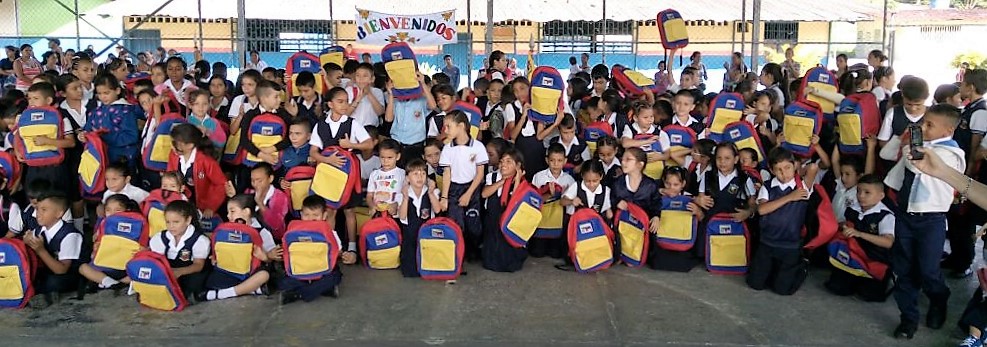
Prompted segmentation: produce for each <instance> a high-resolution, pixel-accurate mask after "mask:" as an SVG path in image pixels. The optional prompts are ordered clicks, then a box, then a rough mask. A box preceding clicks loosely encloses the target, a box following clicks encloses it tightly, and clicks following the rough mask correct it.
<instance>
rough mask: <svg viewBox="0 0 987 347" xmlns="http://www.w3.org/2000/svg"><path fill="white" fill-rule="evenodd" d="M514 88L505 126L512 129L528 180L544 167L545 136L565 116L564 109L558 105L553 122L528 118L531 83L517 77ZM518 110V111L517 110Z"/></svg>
mask: <svg viewBox="0 0 987 347" xmlns="http://www.w3.org/2000/svg"><path fill="white" fill-rule="evenodd" d="M511 88H513V90H514V96H515V97H516V98H517V100H516V101H514V103H513V104H511V105H512V107H509V109H510V110H507V109H505V110H504V111H505V112H504V121H505V122H506V123H507V125H506V126H505V128H509V129H513V130H512V131H511V138H512V139H514V144H515V148H517V149H518V150H519V151H521V155H522V156H523V158H524V160H525V163H524V167H525V170H526V172H527V174H528V175H529V176H528V177H527V178H528V179H529V180H533V179H534V174H535V173H538V172H541V171H542V170H544V169H545V161H544V160H542V159H541V158H542V157H544V156H545V143H544V141H545V138H547V137H548V135H549V134H551V133H552V131H554V130H555V128H556V127H558V125H559V123H561V122H562V119H563V118H564V117H565V113H564V110H563V109H562V108H561V107H560V108H559V109H558V113H557V115H556V117H555V122H554V123H552V124H545V123H541V122H536V121H533V120H530V119H528V111H529V110H530V109H531V104H530V100H528V93H529V91H530V88H531V85H530V84H529V82H528V80H527V79H525V78H524V77H518V78H517V79H515V80H514V81H512V82H511ZM519 110H520V112H518V111H519Z"/></svg>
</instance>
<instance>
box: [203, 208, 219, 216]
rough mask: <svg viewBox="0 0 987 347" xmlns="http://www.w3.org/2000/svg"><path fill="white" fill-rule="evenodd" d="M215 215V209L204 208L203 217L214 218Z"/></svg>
mask: <svg viewBox="0 0 987 347" xmlns="http://www.w3.org/2000/svg"><path fill="white" fill-rule="evenodd" d="M215 215H216V212H215V211H213V210H210V209H208V208H207V209H205V210H202V218H206V219H209V218H212V217H213V216H215Z"/></svg>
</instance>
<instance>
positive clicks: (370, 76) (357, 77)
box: [353, 69, 374, 88]
mask: <svg viewBox="0 0 987 347" xmlns="http://www.w3.org/2000/svg"><path fill="white" fill-rule="evenodd" d="M353 80H354V81H356V85H357V86H359V87H360V88H366V87H369V86H370V85H371V84H373V83H374V73H373V72H372V71H370V70H367V69H357V70H356V72H355V73H353Z"/></svg>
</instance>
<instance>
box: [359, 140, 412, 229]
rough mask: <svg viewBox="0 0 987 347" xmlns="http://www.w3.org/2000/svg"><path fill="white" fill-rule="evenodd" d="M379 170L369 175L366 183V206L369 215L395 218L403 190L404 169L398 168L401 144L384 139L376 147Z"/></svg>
mask: <svg viewBox="0 0 987 347" xmlns="http://www.w3.org/2000/svg"><path fill="white" fill-rule="evenodd" d="M377 155H378V156H379V157H380V168H378V169H376V170H374V171H373V172H372V173H370V178H369V180H368V181H367V206H368V207H370V214H371V215H373V214H374V212H380V213H381V214H385V215H390V216H392V217H393V216H396V215H397V212H398V202H400V201H401V198H402V196H401V192H402V191H403V190H404V179H405V176H406V175H405V172H404V169H402V168H400V167H398V165H397V164H398V160H400V159H401V144H399V143H398V142H397V141H394V140H393V139H385V140H384V141H381V142H380V144H378V145H377Z"/></svg>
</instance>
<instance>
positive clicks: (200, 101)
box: [192, 95, 210, 117]
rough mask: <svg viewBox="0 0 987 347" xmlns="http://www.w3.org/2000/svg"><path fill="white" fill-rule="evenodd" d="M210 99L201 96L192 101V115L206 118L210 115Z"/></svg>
mask: <svg viewBox="0 0 987 347" xmlns="http://www.w3.org/2000/svg"><path fill="white" fill-rule="evenodd" d="M209 107H210V106H209V97H207V96H205V95H199V96H198V97H196V98H195V100H192V113H193V114H195V115H197V116H200V117H204V116H206V115H208V114H209Z"/></svg>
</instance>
